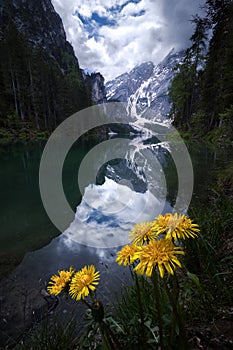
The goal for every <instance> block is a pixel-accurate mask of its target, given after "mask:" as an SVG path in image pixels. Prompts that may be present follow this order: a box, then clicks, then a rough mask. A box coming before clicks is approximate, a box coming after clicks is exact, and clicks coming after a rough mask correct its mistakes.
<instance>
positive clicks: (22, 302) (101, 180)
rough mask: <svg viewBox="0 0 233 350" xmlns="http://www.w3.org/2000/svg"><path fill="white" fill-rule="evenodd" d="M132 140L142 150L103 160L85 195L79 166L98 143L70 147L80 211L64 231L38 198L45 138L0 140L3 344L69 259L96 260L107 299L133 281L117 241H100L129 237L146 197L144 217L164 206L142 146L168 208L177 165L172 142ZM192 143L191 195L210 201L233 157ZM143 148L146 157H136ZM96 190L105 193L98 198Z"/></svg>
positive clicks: (69, 168)
mask: <svg viewBox="0 0 233 350" xmlns="http://www.w3.org/2000/svg"><path fill="white" fill-rule="evenodd" d="M130 142H131V143H132V142H133V143H134V144H135V145H136V146H137V147H136V149H137V150H139V151H138V152H137V155H135V154H134V155H133V157H134V158H132V155H131V156H130V157H131V158H127V157H125V159H114V160H112V161H110V162H108V163H104V164H103V165H102V166H101V167H100V169H99V171H98V173H97V174H96V181H95V184H94V183H93V184H87V186H86V190H85V194H84V197H83V198H82V196H81V194H80V190H79V187H78V184H77V176H78V171H79V166H80V164H81V162H82V160H83V158H84V156H85V155H86V154H87V153H88V151H89V150H90V149H91V148H92V147H93V146H95V145H96V144H97V142H96V141H94V139H92V138H89V139H88V140H87V139H85V140H81V141H79V142H78V143H76V144H75V145H74V146H73V147H72V149H71V150H70V152H69V154H68V156H67V159H66V161H65V164H64V168H63V186H64V191H65V194H66V196H67V199H68V201H69V203H70V206H71V207H72V209H73V210H74V212H75V213H76V216H74V221H73V222H72V224H71V226H70V228H67V230H66V231H65V233H62V234H61V233H60V232H59V231H58V230H57V229H56V228H55V227H54V226H53V224H52V223H51V222H50V220H49V218H48V216H47V214H46V212H45V210H44V208H43V204H42V201H41V198H40V192H39V178H38V172H39V164H40V159H41V155H42V152H43V148H44V144H40V143H38V144H33V145H22V144H16V145H11V146H2V147H1V149H0V196H1V211H0V218H1V229H0V230H1V231H0V263H1V269H0V277H1V290H0V291H1V295H0V303H1V328H2V329H3V332H2V334H1V339H2V343H4V341H6V339H7V338H8V337H9V336H12V337H14V336H15V334H17V333H18V334H20V332H22V330H23V327H24V326H27V325H28V319H30V316H31V315H34V314H35V310H38V309H41V307H42V306H43V302H44V301H43V298H41V296H40V293H39V292H40V290H41V289H42V288H45V287H46V284H47V282H48V280H49V277H50V276H51V275H52V274H54V273H56V272H57V270H59V269H63V268H68V267H69V266H70V265H73V266H74V267H75V268H76V269H79V268H81V267H83V266H84V265H86V264H94V265H96V267H97V268H98V269H99V270H100V272H101V282H100V286H99V288H98V293H99V296H100V298H101V299H102V300H104V301H105V302H111V301H113V300H114V299H115V297H116V294H117V292H119V290H120V288H121V286H122V285H123V284H124V283H127V280H128V279H129V276H128V274H127V272H126V270H124V269H123V268H120V267H118V266H117V265H116V263H114V260H115V253H116V250H117V247H116V248H111V249H107V248H104V245H103V244H102V242H105V241H106V240H109V242H111V239H112V237H113V238H114V237H116V236H117V237H118V236H119V237H120V238H122V237H123V238H122V239H123V241H124V239H125V237H127V233H128V231H129V230H130V229H131V227H132V225H133V218H137V216H138V213H139V212H140V211H141V208H142V206H143V205H144V203H145V201H149V202H150V206H149V207H148V217H146V219H148V220H149V219H153V217H154V211H153V210H154V209H153V208H155V207H156V208H158V210H160V209H161V208H160V204H161V200H160V196H161V193H160V183H161V182H160V181H161V178H160V175H159V174H158V176H156V180H155V183H154V187H155V188H156V186H157V189H156V191H157V192H156V193H157V198H155V197H154V196H152V195H151V193H150V191H148V184H147V181H146V179H145V176H144V167H145V166H147V163H146V162H143V156H142V155H143V151H141V149H143V150H145V149H147V150H148V149H149V150H150V151H151V152H152V153H153V156H154V157H155V159H156V158H157V159H159V162H160V164H161V167H162V169H163V172H164V174H165V177H166V185H167V195H166V201H165V205H164V206H163V208H162V210H163V211H164V212H165V211H168V210H170V209H171V206H172V205H173V204H174V201H175V197H176V194H177V173H176V168H175V165H174V163H173V161H172V159H171V157H170V156H169V152H168V150H167V148H166V147H164V146H163V145H160V144H159V141H158V140H157V139H156V138H145V137H142V136H137V137H134V138H133V137H132V138H131V140H129V143H130ZM139 146H140V147H139ZM118 147H119V148H120V147H121V145H120V143H119V146H118ZM188 149H189V153H190V156H191V159H192V163H193V168H194V181H195V182H194V193H193V196H194V198H196V199H197V198H199V200H201V201H205V198H206V188H207V185H208V183H209V179H210V177H211V176H212V171H213V169H215V168H220V167H222V166H223V165H224V164H225V163H227V162H228V161H229V160H231V159H232V156H231V153H230V152H227V151H225V150H224V151H223V150H221V149H219V150H218V151H216V150H215V151H214V150H211V149H208V148H206V147H205V146H203V145H200V144H197V143H193V144H191V145H189V146H188ZM139 153H140V157H141V158H136V157H138V156H139ZM136 159H137V160H140V162H139V161H136ZM134 163H135V164H136V165H135V164H134ZM87 171H89V170H87ZM97 194H98V196H100V199H98V198H96V195H97ZM148 196H149V197H148ZM129 198H131V201H129V202H128V204H127V208H126V209H124V210H123V211H121V210H119V211H118V212H117V213H115V214H114V215H109V213H108V209H109V208H110V207H112V206H116V205H122V203H123V204H124V203H126V202H127V201H128V199H129ZM148 198H149V199H148ZM101 203H104V206H105V207H104V206H103V204H101ZM80 218H81V219H82V220H81V221H80ZM135 221H136V219H135ZM141 221H142V220H141ZM87 233H88V234H89V236H88V235H87V237H88V242H89V243H90V244H88V242H87V244H82V243H83V238H82V239H79V237H84V236H85V234H87ZM123 241H122V242H123ZM120 242H121V240H120ZM110 245H111V244H110ZM93 246H97V247H99V248H94V247H93ZM118 249H119V248H118ZM61 309H62V308H61ZM62 310H63V311H64V307H63V309H62Z"/></svg>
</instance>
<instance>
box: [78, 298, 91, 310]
mask: <svg viewBox="0 0 233 350" xmlns="http://www.w3.org/2000/svg"><path fill="white" fill-rule="evenodd" d="M81 301H82V302H83V303H84V304H85V305H86V306H87V307H88V309H92V306H91V305H90V304H89V303H88V302H87V301H86V300H85V299H81Z"/></svg>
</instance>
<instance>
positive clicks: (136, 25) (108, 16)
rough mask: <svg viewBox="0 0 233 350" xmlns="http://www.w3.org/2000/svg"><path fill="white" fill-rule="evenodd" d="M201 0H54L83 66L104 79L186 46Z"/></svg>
mask: <svg viewBox="0 0 233 350" xmlns="http://www.w3.org/2000/svg"><path fill="white" fill-rule="evenodd" d="M204 2H205V1H204V0H52V3H53V5H54V7H55V10H56V11H57V12H58V13H59V15H60V16H61V18H62V20H63V24H64V27H65V31H66V35H67V39H68V40H69V42H70V43H71V44H72V45H73V47H74V50H75V53H76V56H77V57H78V60H79V64H80V66H81V68H84V69H88V70H89V71H95V72H101V73H102V74H103V76H104V77H105V81H108V80H110V79H112V78H115V77H116V76H118V75H120V74H122V73H125V72H127V71H129V70H130V69H132V68H133V67H134V66H136V65H137V64H140V63H142V62H145V61H152V62H154V63H155V64H156V63H158V62H159V61H161V59H162V58H163V57H164V56H166V54H167V53H168V52H169V51H170V50H171V49H172V48H173V47H174V48H175V49H176V50H180V49H182V48H186V47H187V46H188V44H189V37H190V36H191V35H192V32H193V26H192V24H191V22H190V19H191V18H192V15H194V14H196V13H200V12H201V11H203V10H201V9H200V5H202V4H203V3H204Z"/></svg>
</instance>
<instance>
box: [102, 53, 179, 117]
mask: <svg viewBox="0 0 233 350" xmlns="http://www.w3.org/2000/svg"><path fill="white" fill-rule="evenodd" d="M183 57H184V51H180V52H174V49H172V50H171V51H170V52H169V53H168V55H166V56H165V58H164V59H163V60H162V61H161V62H160V63H158V64H157V65H154V63H153V62H151V61H148V62H143V63H142V64H139V65H137V66H135V67H134V68H133V69H132V70H131V71H130V72H126V73H123V74H121V75H120V76H118V77H116V78H115V79H113V80H111V81H108V82H107V83H106V96H107V100H108V101H109V102H111V101H120V102H127V109H128V113H129V115H136V116H138V117H144V116H145V114H146V118H147V119H157V120H159V121H163V120H165V119H167V116H168V113H169V110H170V103H169V97H168V90H169V87H170V85H171V81H172V79H173V77H174V68H175V67H176V65H177V64H179V63H180V62H181V61H182V59H183ZM149 110H151V112H152V113H148V111H149Z"/></svg>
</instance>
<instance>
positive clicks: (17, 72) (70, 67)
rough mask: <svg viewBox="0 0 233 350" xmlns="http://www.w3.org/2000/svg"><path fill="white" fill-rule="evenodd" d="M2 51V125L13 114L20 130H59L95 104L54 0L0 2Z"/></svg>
mask: <svg viewBox="0 0 233 350" xmlns="http://www.w3.org/2000/svg"><path fill="white" fill-rule="evenodd" d="M0 51H1V56H0V129H1V127H9V126H8V124H7V123H6V120H7V118H8V116H11V119H12V116H13V118H14V120H15V121H16V124H17V128H21V126H22V125H21V124H20V125H18V124H19V121H20V122H27V123H30V128H31V127H32V128H37V129H54V127H56V126H57V125H58V124H59V122H61V121H62V120H64V119H65V118H66V117H68V116H69V115H71V114H73V113H75V112H77V111H78V110H80V109H83V108H85V107H88V105H90V104H91V101H90V100H89V96H90V94H91V93H90V92H89V91H88V89H87V86H86V85H85V84H84V78H83V74H82V71H81V69H80V68H79V64H78V60H77V58H76V57H75V55H74V51H73V48H72V46H71V44H70V43H69V42H68V41H67V40H66V35H65V31H64V28H63V24H62V21H61V18H60V17H59V15H58V14H57V13H56V12H55V10H54V8H53V5H52V3H51V0H4V1H0ZM8 119H9V118H8ZM28 125H29V124H27V126H28ZM14 128H15V126H14ZM0 136H1V135H0Z"/></svg>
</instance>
